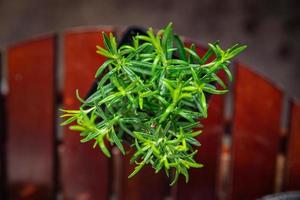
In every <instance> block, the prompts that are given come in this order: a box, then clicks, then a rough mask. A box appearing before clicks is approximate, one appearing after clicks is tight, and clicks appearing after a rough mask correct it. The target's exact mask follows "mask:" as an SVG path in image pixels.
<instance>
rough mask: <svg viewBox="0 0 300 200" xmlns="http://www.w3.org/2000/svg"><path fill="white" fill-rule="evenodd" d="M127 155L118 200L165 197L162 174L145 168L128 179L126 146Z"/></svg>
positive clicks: (129, 154)
mask: <svg viewBox="0 0 300 200" xmlns="http://www.w3.org/2000/svg"><path fill="white" fill-rule="evenodd" d="M126 30H127V28H126V27H124V28H120V29H119V30H117V31H118V35H119V36H120V38H121V37H122V34H123V33H124V32H125V31H126ZM126 149H127V154H126V155H125V156H123V155H122V157H121V162H120V165H121V166H120V167H121V178H120V186H119V187H120V191H119V194H118V196H119V199H120V200H140V199H143V200H152V199H155V200H160V199H164V197H166V195H167V192H168V188H169V186H168V184H169V183H168V180H167V177H166V175H165V174H164V173H158V174H155V171H154V169H153V168H151V166H145V167H144V168H143V169H142V170H141V171H140V172H139V173H138V174H136V175H135V176H134V177H132V178H130V179H128V176H129V175H130V174H131V173H132V172H133V171H134V167H135V165H134V164H130V163H129V161H130V158H131V157H132V155H133V154H134V149H131V148H130V147H129V146H127V148H126Z"/></svg>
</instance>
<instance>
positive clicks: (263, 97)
mask: <svg viewBox="0 0 300 200" xmlns="http://www.w3.org/2000/svg"><path fill="white" fill-rule="evenodd" d="M282 98H283V94H282V92H281V91H280V90H279V89H278V88H276V87H275V86H274V85H272V84H271V83H270V82H268V81H267V80H265V79H264V78H263V77H261V76H259V75H257V74H256V73H254V72H252V71H251V70H249V69H247V68H246V67H244V66H242V65H240V64H238V66H237V74H236V83H235V99H234V118H233V136H232V137H233V138H232V142H233V144H232V159H233V160H232V183H231V184H232V185H231V191H230V196H231V199H244V200H247V199H256V198H258V197H261V196H262V195H266V194H270V193H272V192H273V190H274V181H275V166H276V157H277V152H278V145H279V130H280V115H281V107H282Z"/></svg>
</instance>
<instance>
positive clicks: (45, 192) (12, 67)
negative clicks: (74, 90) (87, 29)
mask: <svg viewBox="0 0 300 200" xmlns="http://www.w3.org/2000/svg"><path fill="white" fill-rule="evenodd" d="M7 54H8V60H7V61H8V84H9V93H8V97H7V108H6V111H7V112H6V113H7V123H8V124H7V130H8V134H7V181H8V189H9V199H18V200H20V199H30V200H33V199H52V197H53V194H52V192H53V173H54V172H53V161H54V157H53V152H54V138H55V137H54V127H53V124H54V104H55V102H54V99H55V97H54V95H55V88H54V76H55V74H54V64H55V37H54V36H47V37H43V38H39V39H35V40H31V41H28V42H25V43H21V44H18V45H15V46H13V47H11V48H9V49H8V53H7Z"/></svg>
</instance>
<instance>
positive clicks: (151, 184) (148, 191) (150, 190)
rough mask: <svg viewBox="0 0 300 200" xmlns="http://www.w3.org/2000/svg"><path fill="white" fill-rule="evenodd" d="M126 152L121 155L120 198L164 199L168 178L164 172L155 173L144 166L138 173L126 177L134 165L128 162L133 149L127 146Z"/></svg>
mask: <svg viewBox="0 0 300 200" xmlns="http://www.w3.org/2000/svg"><path fill="white" fill-rule="evenodd" d="M127 149H128V151H127V154H126V156H125V157H122V168H123V171H122V180H121V184H122V185H121V192H120V199H121V200H140V199H142V200H152V199H155V200H156V199H157V200H160V199H164V197H166V195H167V194H166V193H167V189H168V180H167V179H166V175H165V174H164V173H158V174H155V172H154V169H153V168H152V167H151V166H145V167H144V168H143V169H142V170H141V171H140V172H139V173H138V174H136V175H135V176H134V177H132V178H130V179H128V178H127V177H128V176H129V175H130V174H131V173H132V172H133V170H134V167H135V165H134V164H129V161H130V158H131V157H132V155H133V153H134V150H133V149H129V148H127Z"/></svg>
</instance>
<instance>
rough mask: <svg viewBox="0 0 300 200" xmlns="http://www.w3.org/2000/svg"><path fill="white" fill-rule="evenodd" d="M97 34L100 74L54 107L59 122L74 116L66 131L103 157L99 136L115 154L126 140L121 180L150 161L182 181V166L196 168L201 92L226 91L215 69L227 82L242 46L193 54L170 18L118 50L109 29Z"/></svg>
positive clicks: (185, 170)
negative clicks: (88, 91) (127, 161)
mask: <svg viewBox="0 0 300 200" xmlns="http://www.w3.org/2000/svg"><path fill="white" fill-rule="evenodd" d="M103 40H104V45H105V47H104V48H103V47H100V46H97V53H98V54H100V55H102V56H104V57H106V58H107V60H106V61H105V62H104V63H103V64H102V66H101V67H100V68H99V69H98V71H97V72H96V77H98V76H100V75H103V77H102V78H101V80H100V81H99V82H98V88H97V91H96V92H95V93H94V94H92V95H91V96H90V97H89V98H88V99H86V100H82V99H81V98H80V97H79V95H78V93H77V97H78V99H79V100H80V101H81V102H82V105H81V106H80V108H79V109H78V110H62V111H63V112H64V114H63V115H62V116H61V117H67V119H66V121H64V122H63V123H62V125H68V124H70V123H72V122H76V125H71V126H70V129H71V130H74V131H79V132H80V135H81V136H82V140H81V142H87V141H90V140H93V141H94V147H96V146H99V147H100V149H101V150H102V151H103V153H104V154H105V155H106V156H108V157H110V152H109V150H108V148H107V147H106V145H105V144H106V142H105V141H106V140H108V141H109V142H110V144H111V145H116V146H117V147H118V148H119V149H120V151H121V152H122V153H123V154H125V150H124V147H123V143H124V142H126V141H127V142H129V143H130V145H131V147H132V148H134V149H135V150H136V152H135V153H134V155H133V156H132V158H131V162H132V163H135V164H136V167H135V170H134V171H133V172H132V174H131V175H130V176H129V178H130V177H132V176H134V175H135V174H137V173H138V172H139V171H140V170H141V169H142V168H143V167H144V166H145V165H151V166H152V167H153V168H154V170H155V172H159V171H160V170H162V169H164V170H165V172H166V174H167V175H168V176H169V173H170V170H172V169H174V170H175V176H174V179H173V181H172V183H171V185H173V184H174V183H176V181H177V179H178V176H179V175H180V174H183V175H184V176H185V179H186V181H188V179H189V173H188V170H189V168H200V167H202V164H199V163H197V162H196V161H195V160H194V155H195V154H196V153H197V150H195V147H197V146H200V143H199V142H198V141H197V140H196V139H195V137H196V136H197V135H199V134H200V133H201V131H200V130H196V129H195V128H197V127H200V126H201V125H200V123H199V122H198V120H199V119H200V118H206V117H207V100H206V94H224V93H226V92H227V88H226V84H225V83H224V82H223V81H222V79H221V78H220V77H218V75H217V72H218V71H220V70H224V71H225V72H226V74H227V76H228V78H229V79H230V80H232V75H231V72H230V70H229V68H228V67H229V64H230V59H232V58H233V57H235V56H236V55H237V54H239V53H240V52H241V51H243V50H244V49H245V48H246V46H241V45H234V46H233V47H232V48H230V49H228V50H222V49H221V48H220V46H219V44H218V43H214V44H209V49H208V51H207V52H206V54H205V55H204V56H203V57H200V56H199V55H198V54H197V52H196V51H195V48H194V45H192V46H191V47H187V46H184V44H183V42H182V40H181V39H180V37H179V36H177V35H176V34H174V33H173V27H172V23H170V24H169V25H168V26H167V27H166V28H165V29H162V30H160V31H158V33H157V34H155V33H154V31H153V30H152V29H151V28H150V29H149V30H148V31H147V35H146V36H144V35H138V36H135V37H134V38H133V43H132V44H131V45H123V46H121V47H120V48H118V47H117V43H116V39H115V37H114V36H113V35H112V34H109V35H107V34H105V33H103ZM212 57H213V58H214V59H213V60H212V61H210V62H209V58H212ZM104 71H107V73H104ZM215 83H217V84H219V85H220V86H221V87H222V88H223V89H221V90H219V89H217V87H216V84H215ZM198 129H199V128H198Z"/></svg>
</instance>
